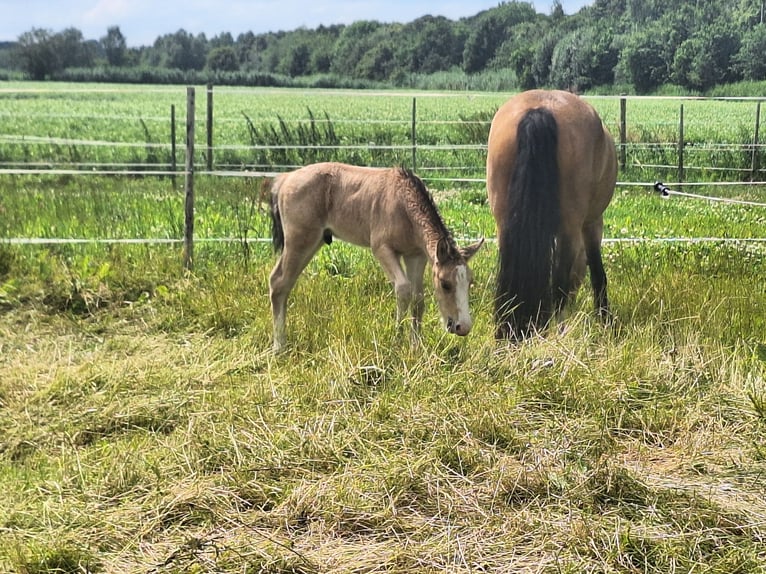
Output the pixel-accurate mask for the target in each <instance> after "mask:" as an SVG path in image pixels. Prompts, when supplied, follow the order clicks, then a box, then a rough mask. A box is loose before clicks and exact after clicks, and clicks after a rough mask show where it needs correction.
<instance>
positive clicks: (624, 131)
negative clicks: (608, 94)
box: [620, 96, 628, 172]
mask: <svg viewBox="0 0 766 574" xmlns="http://www.w3.org/2000/svg"><path fill="white" fill-rule="evenodd" d="M626 108H627V103H626V100H625V97H624V96H623V97H621V98H620V171H622V172H624V171H625V164H626V163H627V151H626V150H627V146H628V128H627V114H626Z"/></svg>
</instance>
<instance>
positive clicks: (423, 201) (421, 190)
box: [398, 166, 457, 252]
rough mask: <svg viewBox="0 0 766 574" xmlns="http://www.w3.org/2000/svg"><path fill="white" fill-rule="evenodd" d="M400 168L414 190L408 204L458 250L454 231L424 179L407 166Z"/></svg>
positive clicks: (402, 175) (409, 196)
mask: <svg viewBox="0 0 766 574" xmlns="http://www.w3.org/2000/svg"><path fill="white" fill-rule="evenodd" d="M398 170H399V175H400V176H401V177H402V178H403V179H404V180H405V181H406V182H407V183H409V185H408V188H409V189H411V190H412V191H414V193H413V194H408V195H407V198H406V199H407V200H408V201H407V204H408V205H409V206H410V207H412V208H414V209H415V210H416V211H417V213H418V214H419V215H420V216H421V217H423V218H424V220H425V221H426V222H427V223H428V224H429V225H430V226H432V227H433V228H434V230H435V231H436V232H437V233H438V234H439V235H440V236H441V237H444V238H446V239H447V241H448V242H449V244H450V246H452V247H454V248H455V251H456V252H457V246H456V244H455V240H454V238H453V237H452V233H451V232H450V230H449V229H448V228H447V226H446V225H445V223H444V220H443V219H442V216H441V213H439V209H438V208H437V207H436V203H435V202H434V198H433V196H432V195H431V193H430V192H429V191H428V189H427V188H426V185H425V184H424V183H423V180H422V179H420V178H419V177H418V176H417V175H415V174H414V173H413V172H412V171H411V170H409V169H407V168H406V167H402V166H400V167H399V168H398Z"/></svg>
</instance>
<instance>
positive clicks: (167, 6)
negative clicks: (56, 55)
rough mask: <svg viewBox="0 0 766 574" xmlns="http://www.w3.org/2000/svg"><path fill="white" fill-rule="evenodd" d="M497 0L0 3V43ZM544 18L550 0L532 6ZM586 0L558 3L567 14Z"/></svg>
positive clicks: (446, 10)
mask: <svg viewBox="0 0 766 574" xmlns="http://www.w3.org/2000/svg"><path fill="white" fill-rule="evenodd" d="M498 3H499V2H498V0H486V1H484V0H462V1H461V0H444V1H440V2H437V1H427V0H308V1H307V0H225V1H222V2H220V1H219V2H217V1H215V0H25V1H21V0H0V14H1V15H2V16H1V17H0V41H13V40H17V39H18V37H19V36H20V35H21V34H23V33H24V32H28V31H29V30H31V29H32V28H44V29H47V30H53V31H54V32H60V31H62V30H64V29H65V28H70V27H74V28H77V29H79V30H80V31H81V32H82V33H83V36H84V37H85V38H86V39H89V40H90V39H94V40H97V39H99V38H101V37H102V36H104V35H106V30H107V28H108V27H110V26H119V27H120V30H121V32H122V34H123V36H125V39H126V40H127V42H128V45H129V46H142V45H150V44H152V43H154V40H155V39H156V38H157V37H158V36H161V35H163V34H171V33H173V32H176V31H178V30H179V29H181V28H183V29H184V30H186V31H187V32H189V33H191V34H195V35H196V34H199V33H203V32H204V33H205V35H206V36H207V37H208V38H212V37H213V36H216V35H218V34H220V33H222V32H230V33H231V34H232V35H233V36H234V37H235V38H236V37H237V35H239V34H241V33H244V32H248V31H252V32H254V33H256V34H258V33H261V32H268V31H278V30H294V29H296V28H299V27H301V26H304V27H306V28H316V27H317V26H319V25H320V24H324V25H329V24H349V23H351V22H354V21H356V20H378V21H380V22H409V21H412V20H414V19H416V18H418V17H420V16H424V15H426V14H431V15H433V16H446V17H447V18H450V19H452V20H456V19H458V18H462V17H464V16H472V15H474V14H476V13H477V12H479V11H481V10H485V9H487V8H492V7H494V6H497V5H498ZM533 4H534V6H535V9H536V10H537V11H538V12H542V13H544V14H548V13H549V12H550V9H551V6H552V5H553V0H534V1H533ZM588 4H592V0H562V2H561V5H562V6H563V7H564V12H566V13H567V14H573V13H575V12H577V11H578V10H579V9H580V8H581V7H582V6H585V5H588Z"/></svg>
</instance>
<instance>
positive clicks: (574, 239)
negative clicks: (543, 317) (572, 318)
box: [552, 234, 585, 315]
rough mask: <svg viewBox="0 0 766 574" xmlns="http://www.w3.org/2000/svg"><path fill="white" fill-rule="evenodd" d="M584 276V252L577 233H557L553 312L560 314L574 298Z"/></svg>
mask: <svg viewBox="0 0 766 574" xmlns="http://www.w3.org/2000/svg"><path fill="white" fill-rule="evenodd" d="M584 276H585V253H584V250H583V245H582V239H581V238H580V237H579V235H577V234H559V235H558V236H557V237H556V256H555V259H554V266H553V276H552V283H553V285H552V287H553V312H554V314H556V315H560V314H562V313H563V312H564V310H565V309H566V307H567V306H568V304H569V302H570V301H571V300H572V299H573V298H574V296H575V294H576V293H577V290H578V289H579V288H580V285H581V284H582V280H583V277H584Z"/></svg>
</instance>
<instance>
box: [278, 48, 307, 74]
mask: <svg viewBox="0 0 766 574" xmlns="http://www.w3.org/2000/svg"><path fill="white" fill-rule="evenodd" d="M277 71H279V72H281V73H283V74H287V75H288V76H292V77H296V76H305V75H308V74H309V73H310V72H311V49H310V48H309V46H308V44H306V43H305V42H296V43H292V44H290V45H289V46H287V49H286V51H285V55H284V57H283V58H282V61H281V62H280V64H279V66H278V68H277Z"/></svg>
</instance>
